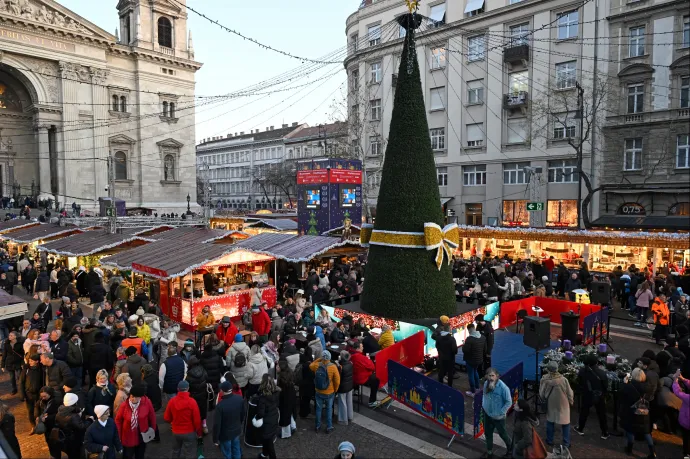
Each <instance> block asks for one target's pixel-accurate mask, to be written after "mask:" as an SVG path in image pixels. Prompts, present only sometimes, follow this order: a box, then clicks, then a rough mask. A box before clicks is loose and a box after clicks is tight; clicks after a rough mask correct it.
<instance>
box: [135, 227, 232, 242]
mask: <svg viewBox="0 0 690 459" xmlns="http://www.w3.org/2000/svg"><path fill="white" fill-rule="evenodd" d="M229 233H231V231H227V230H215V229H209V228H203V227H198V226H182V227H179V228H174V229H171V230H168V231H163V232H161V233H157V234H151V235H148V236H146V239H153V240H156V241H178V242H213V241H215V240H216V239H221V238H223V237H225V236H227V235H228V234H229Z"/></svg>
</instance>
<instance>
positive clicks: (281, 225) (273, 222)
mask: <svg viewBox="0 0 690 459" xmlns="http://www.w3.org/2000/svg"><path fill="white" fill-rule="evenodd" d="M245 227H247V228H249V227H251V228H272V229H275V230H278V231H297V222H296V221H294V220H290V219H288V218H275V219H264V220H259V221H256V222H247V223H246V224H245Z"/></svg>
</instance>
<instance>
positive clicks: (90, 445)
mask: <svg viewBox="0 0 690 459" xmlns="http://www.w3.org/2000/svg"><path fill="white" fill-rule="evenodd" d="M93 411H94V414H95V416H96V421H94V422H93V423H92V424H91V425H90V426H89V428H88V429H86V435H85V436H84V447H85V448H86V454H87V456H90V455H91V454H101V453H102V454H103V456H102V457H103V459H115V453H116V452H117V454H122V442H120V436H119V435H118V432H117V427H115V421H114V420H113V418H112V417H111V416H110V407H109V406H107V405H96V406H95V407H94V409H93Z"/></svg>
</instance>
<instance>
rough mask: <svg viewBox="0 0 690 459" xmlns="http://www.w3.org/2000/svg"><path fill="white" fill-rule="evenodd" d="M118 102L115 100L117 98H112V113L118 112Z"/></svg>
mask: <svg viewBox="0 0 690 459" xmlns="http://www.w3.org/2000/svg"><path fill="white" fill-rule="evenodd" d="M118 102H119V101H118V99H117V96H115V95H114V96H113V111H114V112H116V111H118V109H119V107H120V104H119V103H118Z"/></svg>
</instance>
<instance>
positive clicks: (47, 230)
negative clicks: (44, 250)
mask: <svg viewBox="0 0 690 459" xmlns="http://www.w3.org/2000/svg"><path fill="white" fill-rule="evenodd" d="M83 231H84V230H83V229H81V228H78V227H76V226H59V225H53V224H51V223H42V224H40V225H35V226H29V227H26V228H21V229H18V230H16V231H12V232H10V233H7V234H3V235H2V238H3V239H5V240H8V241H11V242H14V243H17V244H30V243H32V242H36V241H42V240H48V239H55V238H58V237H66V236H69V235H71V234H75V233H81V232H83Z"/></svg>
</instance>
